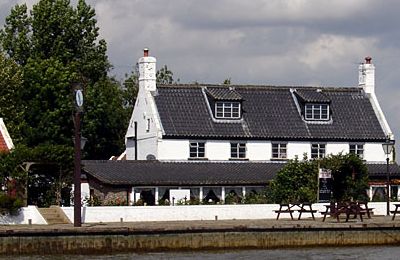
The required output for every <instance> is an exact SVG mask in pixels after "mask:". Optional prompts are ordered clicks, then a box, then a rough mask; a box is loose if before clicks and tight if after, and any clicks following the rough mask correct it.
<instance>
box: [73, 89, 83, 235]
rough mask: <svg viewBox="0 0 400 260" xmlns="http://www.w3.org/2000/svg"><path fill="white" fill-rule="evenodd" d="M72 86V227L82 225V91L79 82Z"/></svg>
mask: <svg viewBox="0 0 400 260" xmlns="http://www.w3.org/2000/svg"><path fill="white" fill-rule="evenodd" d="M72 86H73V89H74V93H75V115H74V125H75V138H74V140H75V142H74V155H75V156H74V227H80V226H82V217H81V207H82V202H81V114H82V112H83V93H82V85H81V84H80V83H73V84H72ZM83 140H84V139H83ZM83 145H84V144H83Z"/></svg>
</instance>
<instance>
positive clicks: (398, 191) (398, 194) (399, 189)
mask: <svg viewBox="0 0 400 260" xmlns="http://www.w3.org/2000/svg"><path fill="white" fill-rule="evenodd" d="M399 197H400V186H397V199H399Z"/></svg>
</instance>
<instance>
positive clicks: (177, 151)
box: [158, 139, 208, 160]
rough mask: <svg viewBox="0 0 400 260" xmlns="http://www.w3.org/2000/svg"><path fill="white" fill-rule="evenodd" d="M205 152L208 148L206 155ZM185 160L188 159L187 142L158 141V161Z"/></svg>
mask: <svg viewBox="0 0 400 260" xmlns="http://www.w3.org/2000/svg"><path fill="white" fill-rule="evenodd" d="M206 145H207V144H206ZM207 150H208V147H206V153H207ZM187 158H189V140H171V139H169V140H168V139H162V140H159V141H158V159H159V160H187Z"/></svg>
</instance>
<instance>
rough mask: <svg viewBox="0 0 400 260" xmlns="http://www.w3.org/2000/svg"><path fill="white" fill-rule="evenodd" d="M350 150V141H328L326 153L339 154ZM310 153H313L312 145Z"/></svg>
mask: <svg viewBox="0 0 400 260" xmlns="http://www.w3.org/2000/svg"><path fill="white" fill-rule="evenodd" d="M349 151H350V147H349V143H327V144H326V150H325V153H326V155H330V154H339V153H343V154H346V153H349ZM309 154H310V155H311V147H310V152H309Z"/></svg>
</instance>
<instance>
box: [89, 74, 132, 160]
mask: <svg viewBox="0 0 400 260" xmlns="http://www.w3.org/2000/svg"><path fill="white" fill-rule="evenodd" d="M86 97H87V102H86V110H85V111H86V113H85V115H84V125H83V129H82V130H83V135H84V136H85V137H86V138H88V140H89V142H88V143H87V145H86V146H85V149H84V151H85V153H87V154H88V155H89V156H88V157H90V158H91V159H104V157H105V155H109V156H111V155H118V154H121V153H122V151H123V148H124V138H125V132H126V126H127V125H128V118H129V115H130V113H131V112H132V111H129V113H128V112H127V111H126V109H125V108H123V107H122V105H121V104H122V103H123V92H122V90H121V89H120V88H119V86H118V83H117V82H116V81H115V80H113V79H104V80H101V81H98V82H97V83H96V84H95V85H94V87H93V88H90V89H87V91H86ZM109 156H108V158H109ZM108 158H107V159H108Z"/></svg>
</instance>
